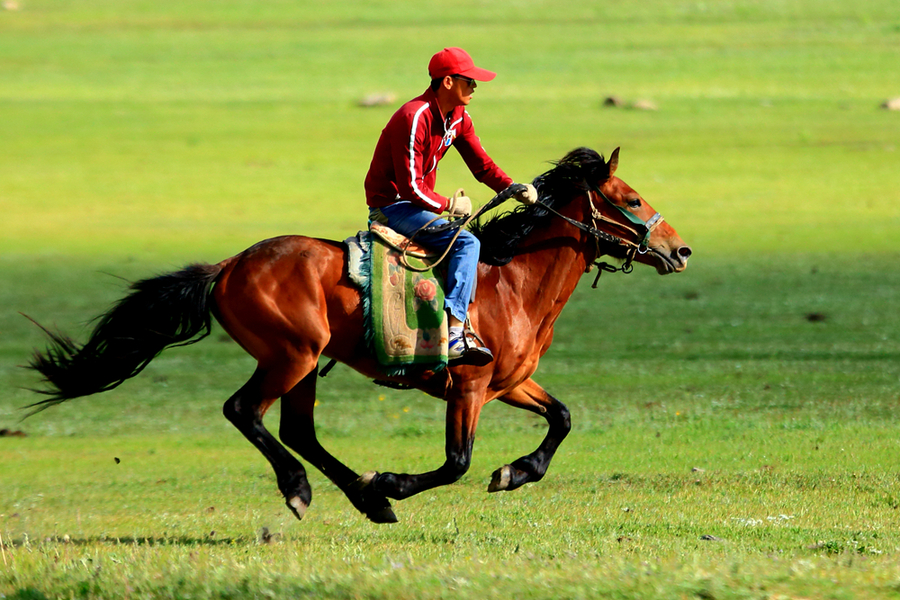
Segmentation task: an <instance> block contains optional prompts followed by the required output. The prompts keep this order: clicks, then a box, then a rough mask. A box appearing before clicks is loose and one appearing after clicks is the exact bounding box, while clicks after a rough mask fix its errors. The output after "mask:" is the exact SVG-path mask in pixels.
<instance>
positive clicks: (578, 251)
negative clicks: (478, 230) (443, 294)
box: [502, 215, 590, 326]
mask: <svg viewBox="0 0 900 600" xmlns="http://www.w3.org/2000/svg"><path fill="white" fill-rule="evenodd" d="M567 216H570V217H571V218H576V219H577V220H579V221H580V220H581V219H580V215H578V216H575V215H567ZM587 243H590V242H586V241H585V239H584V236H583V234H581V233H580V232H579V231H578V230H576V229H575V228H574V227H573V226H572V225H570V224H568V223H565V222H564V221H563V220H562V219H555V220H554V221H551V226H550V227H548V228H547V229H545V230H543V231H541V232H539V233H536V234H533V235H531V236H529V238H528V239H527V240H525V241H524V242H523V243H522V244H521V245H520V246H519V253H518V254H517V255H516V256H515V257H514V258H513V260H512V261H510V262H509V264H507V265H505V266H504V267H502V268H503V269H504V270H506V273H504V275H505V276H506V277H507V279H508V281H509V283H510V284H511V285H512V286H513V288H514V289H515V293H516V296H517V298H518V299H519V300H520V301H521V302H522V305H523V306H525V307H527V308H528V309H529V310H530V311H532V317H533V319H535V320H536V322H543V323H545V324H549V325H551V326H552V324H553V322H554V321H555V320H556V318H557V317H558V316H559V313H560V312H561V311H562V309H563V307H564V306H565V303H566V302H568V300H569V298H570V297H571V296H572V293H573V292H574V291H575V287H576V286H577V285H578V281H579V280H580V279H581V275H582V274H583V273H584V270H585V267H586V266H587V260H588V258H587V256H586V249H587V248H586V244H587Z"/></svg>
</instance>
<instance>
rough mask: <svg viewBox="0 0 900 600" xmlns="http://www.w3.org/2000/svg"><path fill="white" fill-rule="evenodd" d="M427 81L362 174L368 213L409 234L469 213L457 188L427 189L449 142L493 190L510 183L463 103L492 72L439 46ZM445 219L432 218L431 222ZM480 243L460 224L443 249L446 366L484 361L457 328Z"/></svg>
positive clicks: (434, 236) (444, 238) (529, 191)
mask: <svg viewBox="0 0 900 600" xmlns="http://www.w3.org/2000/svg"><path fill="white" fill-rule="evenodd" d="M428 73H429V75H430V76H431V86H430V87H429V88H428V89H427V90H426V91H425V93H424V94H422V95H421V96H419V97H417V98H414V99H412V100H410V101H409V102H407V103H406V104H404V105H403V106H401V107H400V109H399V110H398V111H397V112H396V113H394V115H393V116H392V117H391V119H390V121H388V124H387V125H386V126H385V128H384V130H383V131H382V132H381V137H380V138H379V140H378V144H377V145H376V146H375V155H374V156H373V157H372V164H371V165H370V167H369V172H368V174H367V175H366V180H365V188H366V202H367V204H368V205H369V220H370V221H372V222H379V223H382V224H384V225H387V226H388V227H390V228H391V229H394V230H395V231H397V232H399V233H402V234H403V235H406V236H412V235H413V234H415V233H416V232H417V231H419V230H420V229H421V228H422V227H424V226H425V225H427V224H429V223H430V222H432V221H433V220H434V219H435V216H434V215H435V214H441V213H443V212H444V211H447V212H449V214H450V215H451V216H456V217H458V216H468V215H470V214H471V212H472V202H471V200H470V199H469V198H468V197H466V196H462V195H457V196H455V197H453V198H447V197H444V196H442V195H440V194H438V193H436V192H435V191H434V186H435V182H436V179H437V166H438V162H439V161H440V160H441V159H442V158H443V157H444V155H445V154H446V153H447V150H448V149H449V147H450V146H453V147H455V148H456V150H457V151H458V152H459V154H460V155H461V156H462V158H463V160H464V161H465V163H466V165H467V166H468V167H469V170H470V171H472V174H473V175H474V176H475V179H477V180H478V181H480V182H482V183H484V184H485V185H487V186H488V187H489V188H491V189H492V190H494V191H495V192H498V193H499V192H501V191H502V190H504V189H506V188H507V187H508V186H510V185H512V184H513V180H512V179H511V178H510V177H509V176H508V175H507V174H506V173H504V172H503V171H502V170H501V169H500V167H498V166H497V165H496V164H495V163H494V161H493V160H491V158H490V157H489V156H488V155H487V153H486V152H485V150H484V148H483V147H482V146H481V140H479V139H478V136H477V135H475V128H474V126H473V124H472V119H471V117H469V113H468V112H467V111H466V108H465V107H466V106H467V105H468V104H469V102H470V101H471V100H472V94H473V92H474V91H475V88H476V87H477V85H478V84H477V83H476V82H477V81H491V80H492V79H494V77H496V73H493V72H491V71H487V70H485V69H481V68H478V67H476V66H475V63H474V61H473V60H472V57H471V56H469V54H468V53H467V52H466V51H465V50H462V49H461V48H444V49H443V50H441V51H440V52H438V53H437V54H435V55H434V56H433V57H432V58H431V61H430V62H429V63H428ZM513 197H514V198H516V199H517V200H519V201H520V202H523V203H525V204H531V203H534V202H535V201H536V200H537V192H536V191H535V188H534V186H532V185H531V184H527V185H526V186H525V189H524V190H523V191H520V192H519V193H518V194H516V195H514V196H513ZM444 222H446V221H445V220H443V219H438V220H437V221H434V222H433V223H431V224H432V225H440V224H441V223H444ZM454 234H455V232H453V231H449V230H448V231H443V232H440V233H427V232H424V231H423V232H421V233H419V234H418V235H417V236H416V241H417V242H420V243H421V244H422V245H423V246H425V247H428V248H432V249H437V250H443V249H444V248H445V247H446V246H447V245H448V244H450V243H451V242H452V238H453V236H454ZM479 251H480V243H479V241H478V239H477V238H476V237H475V236H474V235H472V234H471V233H469V232H468V231H465V230H463V231H461V232H460V235H459V237H458V238H457V239H456V241H455V242H453V246H452V248H451V250H450V254H449V255H448V265H447V281H446V285H447V289H446V294H445V302H444V307H445V310H446V311H447V315H448V319H449V321H448V322H449V326H450V333H449V359H450V364H451V365H457V364H472V365H478V366H483V365H486V364H488V363H490V362H491V361H492V360H493V354H492V353H491V351H490V350H489V349H487V348H484V347H481V346H480V345H479V344H478V343H476V342H475V341H474V340H473V339H472V338H471V337H469V335H467V333H468V332H466V331H465V330H464V328H465V323H466V314H467V312H468V308H469V303H470V302H471V301H472V300H474V298H475V283H476V281H477V279H478V274H477V268H478V255H479Z"/></svg>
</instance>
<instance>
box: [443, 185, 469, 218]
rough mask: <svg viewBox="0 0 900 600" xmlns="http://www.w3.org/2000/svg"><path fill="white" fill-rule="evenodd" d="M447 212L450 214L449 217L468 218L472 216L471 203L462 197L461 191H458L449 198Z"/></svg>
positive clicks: (465, 197)
mask: <svg viewBox="0 0 900 600" xmlns="http://www.w3.org/2000/svg"><path fill="white" fill-rule="evenodd" d="M447 212H448V213H450V216H451V217H468V216H469V215H471V214H472V201H471V200H470V199H469V197H468V196H464V195H463V194H462V190H460V191H459V192H457V193H456V194H454V195H453V197H452V198H450V204H448V205H447Z"/></svg>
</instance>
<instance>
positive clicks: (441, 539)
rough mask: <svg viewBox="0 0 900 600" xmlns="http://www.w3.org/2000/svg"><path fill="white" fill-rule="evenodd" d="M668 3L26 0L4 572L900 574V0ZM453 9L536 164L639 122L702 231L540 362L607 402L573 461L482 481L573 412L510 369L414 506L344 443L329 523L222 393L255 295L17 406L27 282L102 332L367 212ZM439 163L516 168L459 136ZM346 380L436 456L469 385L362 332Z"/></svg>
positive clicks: (617, 138) (618, 286)
mask: <svg viewBox="0 0 900 600" xmlns="http://www.w3.org/2000/svg"><path fill="white" fill-rule="evenodd" d="M639 4H640V6H639V7H638V6H630V5H623V4H622V3H612V2H583V3H570V5H560V4H559V3H555V2H539V1H532V0H518V1H514V2H513V1H510V2H496V3H490V4H488V3H483V2H469V1H465V2H458V3H456V4H454V5H453V6H452V7H448V6H445V5H443V4H439V3H422V2H419V3H412V2H365V3H363V2H357V1H356V0H353V1H349V2H345V3H332V4H331V5H326V6H322V5H319V4H317V3H287V2H271V3H266V4H256V3H250V2H237V1H231V2H216V3H203V2H197V1H193V0H192V1H189V2H182V3H177V4H171V3H169V4H167V3H158V2H145V1H137V0H134V1H121V0H117V1H113V0H108V1H99V0H98V1H95V2H91V3H77V2H69V1H64V0H56V1H50V0H47V1H40V0H20V1H19V2H18V4H15V3H6V4H5V6H7V7H9V8H7V9H5V10H0V111H2V116H0V142H2V143H0V158H2V160H0V214H2V218H0V307H2V311H0V389H2V390H3V393H2V394H0V429H4V428H6V429H11V430H21V431H23V432H24V433H25V434H27V435H26V437H0V536H2V543H0V550H2V554H0V598H6V599H13V598H15V599H20V600H25V599H43V598H118V597H123V598H245V597H247V598H249V597H253V598H263V597H310V598H312V597H316V598H319V597H327V598H367V599H369V598H370V599H376V598H378V599H380V598H384V599H387V598H400V599H403V598H501V597H502V598H508V597H510V596H515V597H517V598H522V599H527V598H623V599H631V598H634V599H637V598H703V599H712V598H716V599H719V598H721V599H725V598H742V599H743V598H754V599H763V598H766V599H768V598H773V599H774V598H897V597H900V561H898V557H900V529H898V526H900V452H898V451H900V439H898V436H897V429H898V424H900V417H898V415H900V411H898V409H900V310H898V308H900V291H898V290H900V274H898V270H897V267H896V265H897V262H898V260H900V246H898V239H900V238H898V234H897V232H898V231H900V229H898V227H900V209H898V206H900V202H898V201H900V197H898V190H900V170H898V169H897V168H896V165H897V140H898V139H900V115H898V113H894V112H889V111H885V110H881V109H879V104H880V103H881V102H882V101H884V100H885V99H887V98H889V97H892V96H898V95H900V87H898V83H897V81H896V49H897V47H898V44H900V10H898V9H897V8H896V6H895V4H896V3H895V2H888V1H887V0H874V1H871V2H867V3H861V2H849V1H846V0H840V1H838V0H828V1H820V2H813V1H812V0H795V1H791V2H782V1H776V0H762V1H759V2H719V3H710V2H695V1H693V2H689V1H677V0H647V1H645V2H641V3H639ZM448 45H460V46H463V47H466V48H467V49H468V50H469V51H470V52H471V53H472V54H473V55H474V57H475V59H476V61H477V62H478V63H483V64H484V66H486V67H487V68H490V69H493V70H496V71H497V72H498V73H499V75H498V78H497V79H496V80H495V81H494V82H491V83H490V84H485V85H483V86H480V87H479V88H478V91H477V93H476V97H475V101H474V102H473V104H472V105H471V106H470V113H471V114H472V116H473V118H474V119H475V121H476V124H477V126H478V130H479V133H480V135H481V137H482V139H483V140H484V142H485V144H486V147H487V148H488V150H489V152H490V153H491V155H492V156H493V157H494V158H495V159H496V160H497V162H498V163H499V164H500V165H501V166H502V167H503V168H504V169H505V170H506V171H507V172H509V173H510V174H511V175H512V176H513V177H514V178H516V179H520V180H524V179H530V178H531V177H533V176H535V175H537V174H539V173H541V172H542V171H543V170H545V169H546V168H548V165H547V161H549V160H552V159H555V158H559V157H560V156H562V155H563V154H564V153H565V152H567V151H568V150H570V149H571V148H573V147H575V146H579V145H588V146H591V147H594V148H596V149H597V150H599V151H601V152H603V153H605V154H607V155H608V154H609V153H610V152H611V151H612V150H613V148H615V147H616V146H621V147H622V158H621V163H620V169H619V173H618V174H619V175H621V176H622V178H623V179H625V180H626V181H627V182H629V183H630V184H631V185H633V186H634V187H635V188H636V189H638V190H639V191H641V192H642V193H643V194H644V196H645V197H646V198H647V199H648V200H649V201H650V202H651V203H652V204H653V205H654V207H655V208H657V209H658V210H660V211H661V212H662V213H663V214H664V215H665V216H666V218H667V219H668V220H669V221H670V222H671V223H672V224H673V225H674V226H675V227H676V228H677V229H678V231H679V233H680V234H681V235H682V237H683V238H684V239H685V240H686V241H687V242H688V243H689V244H690V245H691V246H692V247H693V249H694V258H693V259H692V265H691V267H690V268H689V269H688V270H687V271H686V272H685V273H683V274H680V275H677V276H671V277H666V278H660V277H658V276H657V275H655V273H652V272H648V271H647V270H644V271H642V270H640V269H639V270H638V271H637V272H635V273H634V274H632V275H630V276H628V277H625V276H621V275H619V276H612V275H604V276H603V278H602V279H601V280H600V289H598V290H592V289H590V286H589V283H590V280H589V279H588V278H586V279H585V281H584V285H582V286H581V287H580V288H579V289H578V290H577V292H576V294H575V297H574V298H573V300H572V301H571V302H570V305H569V306H568V307H567V309H566V311H564V313H563V316H562V318H561V319H560V322H559V323H558V325H557V331H556V336H555V343H554V346H553V348H552V349H551V351H550V352H549V353H548V355H547V356H546V357H545V358H544V360H543V361H542V363H541V368H540V370H539V372H538V375H537V377H536V378H537V379H538V381H540V382H541V383H542V384H543V385H544V386H545V387H546V388H547V389H548V390H549V391H550V392H551V393H553V394H554V395H555V396H557V397H559V398H560V399H561V400H563V401H564V402H565V403H566V404H567V405H568V406H569V408H570V410H571V412H572V416H573V427H574V428H573V432H572V434H571V435H570V436H569V438H568V439H567V440H566V442H565V443H564V445H563V446H562V448H561V449H560V452H559V454H558V455H557V457H556V460H555V462H554V464H553V465H552V466H551V469H550V472H549V473H548V475H547V476H546V477H545V479H544V480H543V481H542V482H541V483H539V484H535V485H530V486H526V487H525V488H523V489H521V490H518V491H515V492H512V493H508V494H499V495H498V494H492V495H488V494H486V493H485V488H486V486H487V483H488V481H489V480H490V473H491V472H492V471H493V470H494V469H495V468H497V467H499V466H500V465H502V464H504V463H506V462H509V461H510V460H511V459H514V458H516V457H518V456H520V455H522V454H523V453H525V452H528V451H530V450H532V449H533V448H534V447H535V446H536V445H537V444H538V443H539V441H540V439H541V438H542V436H543V435H544V432H545V425H544V423H543V421H542V420H540V419H538V418H536V417H533V416H531V415H528V414H525V413H522V412H517V411H513V410H511V409H509V408H508V407H506V406H502V405H493V404H492V405H489V406H488V407H487V408H486V409H485V412H484V415H483V418H482V421H481V425H480V427H479V435H478V439H477V442H476V448H475V456H474V460H473V465H472V468H471V470H470V471H469V473H468V474H467V475H466V476H465V477H464V478H463V479H462V480H461V481H460V482H459V483H457V484H455V485H453V486H449V487H446V488H442V489H438V490H435V491H432V492H428V493H425V494H422V495H420V496H417V497H413V498H411V499H408V500H406V501H403V502H399V503H396V504H395V509H396V512H397V514H398V516H399V518H400V523H398V524H396V525H392V526H376V525H373V524H370V523H368V522H367V521H365V520H364V519H363V518H362V517H361V516H360V515H359V514H357V513H356V512H355V511H354V510H353V509H352V507H351V506H350V505H349V503H347V502H346V500H345V499H344V498H343V496H342V495H341V494H340V493H339V492H338V491H337V490H336V488H334V486H332V485H331V484H330V483H329V482H328V481H327V480H326V479H325V478H324V477H323V476H321V475H320V474H319V473H317V472H316V473H311V482H312V485H313V504H312V506H311V508H310V511H309V512H308V514H307V516H306V517H305V518H304V520H303V521H302V522H297V521H295V520H294V519H293V517H292V516H291V515H290V513H289V512H288V511H287V510H286V509H285V508H284V507H283V504H282V500H281V498H280V496H279V494H278V491H277V488H276V486H275V482H274V477H273V475H272V474H271V471H270V468H269V466H268V464H267V463H266V462H265V460H264V459H263V458H262V457H261V456H260V455H259V454H258V453H257V452H256V451H255V450H254V449H253V448H252V447H251V446H250V445H249V444H248V443H247V442H246V441H245V440H244V439H243V438H242V437H241V436H240V434H239V433H238V432H237V431H236V430H234V429H233V428H232V427H231V426H230V425H229V424H228V423H227V422H226V421H225V419H224V418H223V417H222V416H221V412H220V410H219V409H220V406H221V404H222V403H223V402H224V401H225V399H227V397H228V396H229V395H230V394H231V393H232V392H233V391H234V390H235V389H237V388H238V387H239V386H240V385H241V384H242V383H243V382H244V381H245V380H246V379H247V377H248V376H249V374H250V373H251V371H252V369H253V364H252V361H251V360H250V359H249V357H247V356H246V355H245V354H244V353H243V352H242V351H241V350H240V349H239V348H238V347H237V346H236V345H235V344H233V343H231V342H230V341H229V340H228V339H227V337H225V336H224V334H223V333H222V331H221V329H218V330H216V331H215V333H214V334H213V336H212V337H211V338H210V339H208V340H206V341H205V342H203V343H202V344H199V345H196V346H192V347H189V348H182V349H177V350H172V351H169V352H167V353H165V354H163V355H162V356H161V357H159V358H158V359H157V360H156V361H154V362H153V363H151V365H150V366H149V367H148V369H147V370H146V371H145V373H144V374H143V375H142V376H141V377H140V378H138V379H136V380H134V381H132V382H129V383H127V384H126V385H124V386H122V387H121V388H120V389H118V390H115V391H113V392H110V393H107V394H104V395H101V396H98V397H95V398H87V399H82V400H78V401H74V402H71V403H69V404H65V405H62V406H60V407H57V408H54V409H53V410H49V411H46V412H44V413H41V414H40V415H38V416H35V417H32V418H30V419H28V420H26V421H24V422H20V420H19V419H20V418H21V417H22V415H23V412H22V411H21V410H20V407H22V406H23V405H25V404H28V403H29V402H33V401H34V400H36V397H35V395H34V394H32V393H31V392H29V391H27V390H26V389H24V388H27V387H33V386H34V385H35V384H36V381H35V379H34V377H33V376H32V375H31V374H30V373H29V372H27V371H25V370H24V369H21V368H19V367H18V365H21V364H24V363H25V362H26V361H27V359H28V356H29V353H30V352H31V349H32V348H33V347H35V346H40V345H41V344H42V339H41V336H40V332H39V331H38V330H37V328H35V327H34V326H33V325H31V324H30V323H29V322H28V321H27V320H26V319H24V318H22V317H21V316H20V315H19V314H18V313H19V311H21V312H24V313H27V314H29V315H30V316H32V317H34V318H36V319H38V320H40V321H41V322H44V323H47V324H57V325H59V326H60V327H61V328H63V329H65V330H67V331H69V332H72V333H77V334H81V335H84V333H85V332H86V331H87V329H88V327H87V325H86V324H87V322H88V321H89V320H90V319H91V318H92V317H93V316H95V315H96V314H98V313H99V312H101V311H102V310H103V309H104V308H105V307H106V306H108V304H109V303H110V302H112V301H114V300H115V299H117V298H118V297H120V296H121V295H122V293H123V289H124V285H125V284H124V283H123V282H122V281H121V279H119V277H121V278H125V279H136V278H141V277H145V276H148V275H150V274H153V273H156V272H159V271H164V270H169V269H173V268H175V267H178V266H181V265H182V264H184V263H187V262H191V261H195V260H207V261H218V260H221V259H222V258H224V257H226V256H229V255H231V254H234V253H236V252H239V251H240V250H242V249H243V248H245V247H247V246H249V245H250V244H252V243H254V242H256V241H258V240H260V239H263V238H267V237H271V236H274V235H279V234H283V233H305V234H311V235H319V236H325V237H333V238H343V237H346V236H348V235H350V234H352V233H354V232H355V231H356V230H357V229H358V228H359V227H360V226H361V225H362V219H363V218H364V217H363V214H364V213H363V208H362V202H363V201H362V179H363V176H364V174H365V171H366V168H367V167H368V162H369V159H370V157H371V151H372V148H373V147H374V143H375V140H376V139H377V136H378V133H379V132H380V129H381V127H383V125H384V123H385V122H386V120H387V118H388V117H389V116H390V114H391V112H392V111H393V110H394V108H395V107H396V105H398V104H399V103H400V102H401V101H403V100H405V99H407V98H409V97H413V96H414V95H417V94H418V93H420V92H421V90H423V89H424V87H425V85H426V81H425V65H426V64H427V60H428V58H429V57H430V56H431V54H432V53H433V52H435V51H436V50H437V49H440V48H441V47H443V46H448ZM373 93H385V94H394V95H396V102H395V103H394V104H393V105H389V106H383V107H377V108H368V109H363V108H360V107H358V106H357V102H358V100H359V99H361V98H362V97H364V96H366V95H368V94H373ZM609 95H617V96H620V97H622V98H623V99H624V100H625V101H626V102H634V101H636V100H641V99H646V100H650V101H652V102H654V103H655V104H656V105H657V107H658V110H656V111H639V110H634V109H624V108H623V109H612V108H604V107H603V106H602V103H603V99H604V98H605V97H606V96H609ZM439 184H441V186H442V189H444V191H448V190H452V189H455V188H456V187H458V186H459V185H465V186H467V188H469V189H468V191H469V193H470V195H471V196H473V198H474V199H475V200H476V202H478V201H481V202H483V201H486V200H487V199H488V198H489V195H490V194H489V191H488V190H487V189H486V188H481V189H479V188H478V187H476V186H475V185H474V184H473V182H472V181H471V177H470V176H468V175H467V173H466V172H465V168H464V166H463V165H462V164H461V161H458V160H454V159H453V158H448V159H447V160H446V161H444V163H442V173H441V175H440V177H439ZM319 390H320V394H319V401H320V406H319V408H318V410H317V422H318V424H319V429H320V432H321V437H322V440H323V442H324V443H325V444H326V446H327V447H329V448H330V449H332V450H333V451H334V453H335V454H336V455H337V456H339V457H341V458H342V459H344V460H345V461H346V462H347V463H348V464H349V465H351V466H352V467H354V468H355V469H357V470H360V471H361V470H365V469H370V468H374V469H379V470H394V471H404V470H406V471H420V470H426V469H430V468H433V467H435V466H436V465H437V464H438V463H439V462H440V460H441V458H442V456H441V455H442V448H443V405H442V404H441V403H439V402H437V401H435V400H433V399H431V398H428V397H426V396H424V395H423V394H421V393H419V392H399V391H392V390H386V389H383V388H378V387H375V386H372V385H371V384H370V383H368V382H367V381H365V380H363V379H362V378H361V377H359V376H358V375H355V374H354V373H352V372H350V371H349V369H347V368H345V367H338V368H336V369H335V370H334V371H333V372H332V374H331V375H329V376H328V378H326V379H324V380H323V381H322V383H321V385H320V387H319ZM277 411H278V409H277V407H276V408H274V409H273V411H272V415H273V416H272V417H270V418H269V419H268V422H270V423H277Z"/></svg>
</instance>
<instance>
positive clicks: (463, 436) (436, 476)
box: [357, 389, 484, 500]
mask: <svg viewBox="0 0 900 600" xmlns="http://www.w3.org/2000/svg"><path fill="white" fill-rule="evenodd" d="M483 404H484V391H483V389H480V390H478V391H476V390H470V391H469V392H467V393H463V394H460V395H459V396H457V395H456V394H451V397H449V398H448V399H447V424H446V444H445V451H446V459H445V461H444V464H442V465H441V466H440V467H438V468H437V469H435V470H434V471H429V472H427V473H420V474H416V475H411V474H406V473H376V472H374V471H369V472H368V473H365V474H364V475H363V476H362V477H360V478H359V480H358V482H357V485H360V486H372V487H373V489H374V490H375V491H376V492H378V493H380V494H384V495H385V496H387V497H388V498H394V499H397V500H402V499H404V498H409V497H410V496H413V495H415V494H418V493H419V492H423V491H425V490H430V489H431V488H435V487H439V486H442V485H449V484H451V483H454V482H456V481H458V480H459V479H460V478H461V477H462V476H463V475H465V473H466V471H468V470H469V465H470V464H471V462H472V446H473V443H474V441H475V429H476V428H477V427H478V417H479V415H480V414H481V408H482V406H483Z"/></svg>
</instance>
